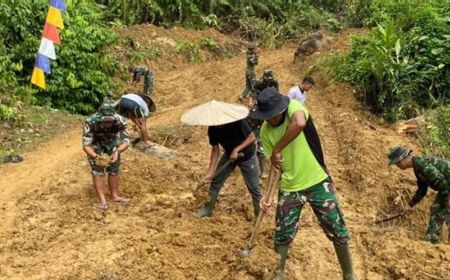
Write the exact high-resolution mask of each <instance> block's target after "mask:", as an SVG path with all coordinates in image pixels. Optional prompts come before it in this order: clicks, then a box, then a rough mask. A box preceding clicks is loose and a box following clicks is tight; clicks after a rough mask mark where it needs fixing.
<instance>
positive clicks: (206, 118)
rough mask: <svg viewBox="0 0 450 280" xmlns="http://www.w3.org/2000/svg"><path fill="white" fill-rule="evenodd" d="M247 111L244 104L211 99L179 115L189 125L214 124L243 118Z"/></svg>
mask: <svg viewBox="0 0 450 280" xmlns="http://www.w3.org/2000/svg"><path fill="white" fill-rule="evenodd" d="M248 112H249V111H248V109H247V107H245V106H242V105H237V104H230V103H224V102H220V101H216V100H213V101H210V102H208V103H205V104H202V105H199V106H197V107H194V108H192V109H190V110H189V111H187V112H186V113H184V114H183V116H181V121H182V122H183V123H185V124H189V125H206V126H215V125H222V124H227V123H232V122H235V121H238V120H242V119H245V118H246V117H247V116H248Z"/></svg>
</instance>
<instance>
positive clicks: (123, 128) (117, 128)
mask: <svg viewBox="0 0 450 280" xmlns="http://www.w3.org/2000/svg"><path fill="white" fill-rule="evenodd" d="M103 118H104V117H103V116H102V115H100V114H99V113H95V114H93V115H91V116H90V117H89V118H88V119H87V120H86V122H85V125H84V129H83V140H82V144H83V147H84V146H92V147H94V148H96V147H98V146H102V147H108V150H111V151H112V149H113V148H115V147H117V146H119V145H120V144H129V143H130V139H129V137H128V130H127V124H126V122H125V119H124V118H123V117H121V116H119V115H117V114H115V115H114V119H115V120H114V123H113V124H112V126H105V125H104V124H103V123H102V119H103ZM111 151H108V152H111Z"/></svg>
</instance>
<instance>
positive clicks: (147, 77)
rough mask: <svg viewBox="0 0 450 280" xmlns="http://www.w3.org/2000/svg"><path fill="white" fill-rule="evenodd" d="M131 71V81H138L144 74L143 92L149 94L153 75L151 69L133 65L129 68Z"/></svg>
mask: <svg viewBox="0 0 450 280" xmlns="http://www.w3.org/2000/svg"><path fill="white" fill-rule="evenodd" d="M130 71H131V72H132V73H133V82H136V83H139V82H140V80H141V76H144V92H143V93H144V94H145V95H147V96H151V95H152V94H153V83H154V75H153V71H152V70H150V69H148V68H147V67H145V66H134V67H131V68H130Z"/></svg>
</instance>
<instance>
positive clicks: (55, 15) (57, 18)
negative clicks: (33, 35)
mask: <svg viewBox="0 0 450 280" xmlns="http://www.w3.org/2000/svg"><path fill="white" fill-rule="evenodd" d="M47 22H48V23H51V24H53V25H54V26H56V27H59V28H60V29H63V28H64V23H63V19H62V15H61V11H60V10H58V9H56V8H55V7H52V6H50V7H49V8H48V14H47Z"/></svg>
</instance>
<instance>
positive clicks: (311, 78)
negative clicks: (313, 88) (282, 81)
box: [303, 76, 316, 85]
mask: <svg viewBox="0 0 450 280" xmlns="http://www.w3.org/2000/svg"><path fill="white" fill-rule="evenodd" d="M303 83H308V84H311V85H315V84H316V81H315V80H314V78H313V77H311V76H306V77H305V78H303Z"/></svg>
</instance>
